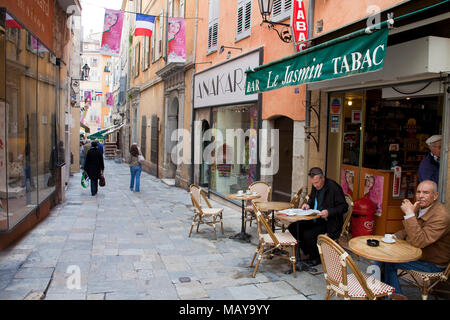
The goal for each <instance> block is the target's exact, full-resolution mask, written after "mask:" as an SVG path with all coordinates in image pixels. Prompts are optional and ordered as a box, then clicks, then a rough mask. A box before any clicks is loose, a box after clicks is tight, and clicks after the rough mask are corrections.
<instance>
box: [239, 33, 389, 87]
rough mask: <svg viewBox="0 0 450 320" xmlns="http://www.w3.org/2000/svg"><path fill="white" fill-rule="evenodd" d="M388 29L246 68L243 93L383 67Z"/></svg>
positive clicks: (334, 77)
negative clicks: (252, 67)
mask: <svg viewBox="0 0 450 320" xmlns="http://www.w3.org/2000/svg"><path fill="white" fill-rule="evenodd" d="M388 33H389V29H388V28H384V29H382V30H379V31H376V32H373V33H372V34H369V35H367V34H363V35H361V36H357V37H355V38H351V39H348V40H344V41H342V42H338V43H336V44H334V45H329V46H327V47H322V48H319V49H315V47H312V48H308V49H306V50H305V51H302V52H299V53H295V54H293V55H291V56H288V57H286V58H282V59H280V60H279V62H276V61H275V62H269V63H267V64H265V65H262V66H260V67H256V68H254V69H250V70H247V71H246V74H247V79H246V85H245V94H255V93H258V92H264V91H269V90H274V89H278V88H283V87H288V86H297V85H300V84H305V83H311V82H318V81H324V80H330V79H336V78H341V77H346V76H351V75H356V74H361V73H365V72H372V71H377V70H380V69H382V68H383V65H384V58H385V56H386V48H387V38H388Z"/></svg>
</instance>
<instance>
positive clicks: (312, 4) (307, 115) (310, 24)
mask: <svg viewBox="0 0 450 320" xmlns="http://www.w3.org/2000/svg"><path fill="white" fill-rule="evenodd" d="M314 7H315V0H309V2H308V17H307V19H308V33H307V37H308V39H311V38H312V36H313V28H314ZM310 105H311V90H308V85H306V91H305V151H304V161H303V163H304V167H303V168H304V169H303V172H304V175H303V191H302V193H303V196H306V195H307V194H308V170H309V141H310V139H309V136H308V131H309V126H310V125H311V111H310V109H309V106H310Z"/></svg>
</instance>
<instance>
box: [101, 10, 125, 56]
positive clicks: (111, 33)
mask: <svg viewBox="0 0 450 320" xmlns="http://www.w3.org/2000/svg"><path fill="white" fill-rule="evenodd" d="M122 25H123V12H122V11H120V10H110V9H105V22H104V25H103V36H102V47H101V48H100V54H103V55H105V56H119V53H120V41H121V38H122Z"/></svg>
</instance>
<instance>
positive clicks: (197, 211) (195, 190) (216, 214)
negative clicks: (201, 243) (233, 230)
mask: <svg viewBox="0 0 450 320" xmlns="http://www.w3.org/2000/svg"><path fill="white" fill-rule="evenodd" d="M189 193H190V195H191V200H192V205H193V206H194V219H193V221H192V225H191V230H190V231H189V237H191V234H192V229H193V228H194V225H195V224H197V232H198V228H199V227H200V224H206V225H209V226H211V227H213V228H214V239H215V240H217V235H216V222H219V221H220V229H221V231H222V234H224V232H223V217H222V212H223V208H213V207H212V206H211V204H210V203H209V201H208V198H207V197H206V193H205V191H203V190H202V189H201V188H200V187H199V186H198V185H195V184H191V185H190V187H189ZM201 198H203V199H204V200H205V202H206V205H207V206H208V207H207V208H204V207H202V205H201ZM208 219H209V220H208ZM217 219H218V220H219V221H217Z"/></svg>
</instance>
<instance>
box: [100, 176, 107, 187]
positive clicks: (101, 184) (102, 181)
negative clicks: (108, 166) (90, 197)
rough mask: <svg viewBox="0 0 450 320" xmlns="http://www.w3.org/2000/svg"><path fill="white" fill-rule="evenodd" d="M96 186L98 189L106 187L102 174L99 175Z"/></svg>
mask: <svg viewBox="0 0 450 320" xmlns="http://www.w3.org/2000/svg"><path fill="white" fill-rule="evenodd" d="M98 185H99V186H100V187H104V186H105V185H106V180H105V176H104V175H103V174H102V175H100V180H99V182H98Z"/></svg>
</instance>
